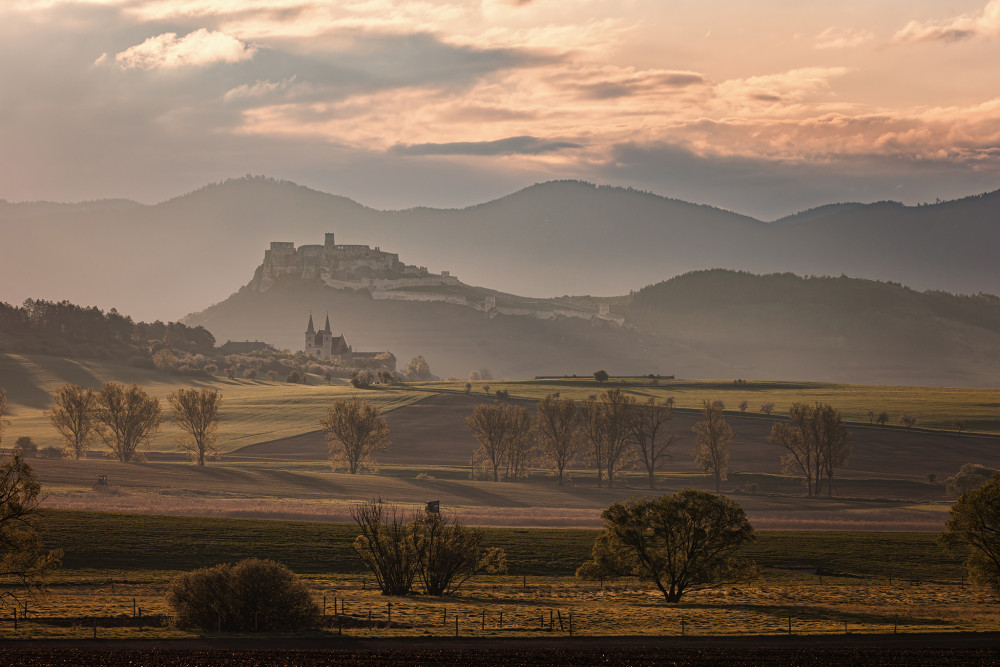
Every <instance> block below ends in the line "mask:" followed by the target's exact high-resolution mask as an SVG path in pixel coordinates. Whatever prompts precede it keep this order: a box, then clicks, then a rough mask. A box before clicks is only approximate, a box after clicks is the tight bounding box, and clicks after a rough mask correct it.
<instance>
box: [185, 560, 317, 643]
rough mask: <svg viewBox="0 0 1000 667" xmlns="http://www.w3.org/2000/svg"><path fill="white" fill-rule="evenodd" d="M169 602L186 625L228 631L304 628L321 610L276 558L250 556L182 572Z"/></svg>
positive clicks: (314, 622)
mask: <svg viewBox="0 0 1000 667" xmlns="http://www.w3.org/2000/svg"><path fill="white" fill-rule="evenodd" d="M167 604H168V605H170V608H171V609H172V610H173V612H174V614H175V615H176V623H177V625H178V627H181V628H198V629H201V630H219V629H221V630H226V631H229V632H258V631H259V632H274V631H289V630H304V629H309V628H314V627H316V626H317V625H318V624H319V619H320V613H321V612H320V609H319V606H318V605H317V604H316V601H315V600H313V599H312V596H311V595H310V593H309V590H308V589H307V588H306V586H305V584H303V583H302V581H301V580H300V579H299V578H298V577H297V576H296V574H295V573H294V572H292V571H291V570H290V569H288V568H287V567H285V566H284V565H282V564H281V563H276V562H275V561H273V560H260V559H257V558H248V559H246V560H242V561H240V562H239V563H236V564H235V565H229V564H222V565H216V566H215V567H206V568H202V569H200V570H195V571H193V572H185V573H184V574H180V575H178V576H176V577H174V579H173V580H172V581H171V582H170V587H169V588H168V589H167Z"/></svg>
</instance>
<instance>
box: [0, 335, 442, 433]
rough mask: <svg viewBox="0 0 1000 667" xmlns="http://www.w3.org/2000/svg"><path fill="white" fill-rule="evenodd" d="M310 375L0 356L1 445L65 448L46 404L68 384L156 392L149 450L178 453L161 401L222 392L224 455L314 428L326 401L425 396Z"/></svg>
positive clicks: (392, 402) (395, 401) (385, 406)
mask: <svg viewBox="0 0 1000 667" xmlns="http://www.w3.org/2000/svg"><path fill="white" fill-rule="evenodd" d="M309 380H310V382H311V384H309V385H301V384H289V383H287V382H269V381H266V380H264V381H250V380H242V379H241V380H228V379H226V378H222V377H218V378H215V379H213V380H208V379H206V378H192V377H183V376H179V375H167V374H164V373H159V372H157V371H150V370H144V369H139V368H132V367H130V366H127V365H124V364H119V363H111V362H105V361H94V360H78V359H63V358H59V357H47V356H41V355H34V356H30V357H29V356H21V355H14V354H0V387H3V388H4V389H6V390H7V398H8V401H9V402H10V411H9V415H8V416H9V418H10V421H11V423H10V425H9V426H8V429H7V431H6V434H5V435H4V444H6V445H7V446H10V445H11V444H13V441H14V440H15V439H16V438H18V437H21V436H29V437H31V438H32V440H34V441H35V442H36V443H38V444H39V445H40V446H42V447H45V446H49V445H54V446H60V447H61V446H63V443H62V442H61V441H60V437H59V435H58V433H56V431H55V429H53V428H52V426H51V424H50V423H49V421H48V418H47V417H46V416H45V414H44V410H45V409H46V408H48V407H49V405H50V403H51V393H52V392H53V391H54V390H55V389H56V388H58V387H60V386H62V385H63V384H66V383H72V384H79V385H81V386H86V387H94V388H97V387H100V385H101V384H102V383H103V382H107V381H114V382H124V383H133V382H134V383H136V384H138V385H140V386H142V387H143V388H144V389H145V390H146V391H148V392H149V393H150V394H152V395H154V396H156V397H158V398H159V399H160V400H161V402H162V404H163V407H164V414H165V416H166V417H167V419H166V421H165V422H164V424H163V426H162V427H161V429H160V432H159V433H158V434H157V435H156V436H154V437H153V439H152V442H151V443H150V449H151V450H153V451H166V452H172V451H179V450H180V446H179V445H178V443H177V439H178V437H179V436H181V435H182V433H181V431H180V429H178V428H176V427H175V426H174V424H173V421H172V419H171V417H170V415H169V407H168V406H167V405H166V397H167V394H169V393H170V392H173V391H176V390H177V389H178V388H180V387H197V388H202V387H207V388H210V389H216V390H218V391H220V392H221V393H222V396H223V406H222V411H221V418H220V425H219V442H218V448H219V450H220V451H222V452H228V451H232V450H234V449H237V448H239V447H243V446H246V445H250V444H254V443H257V442H264V441H268V440H275V439H277V438H285V437H288V436H292V435H296V434H299V433H304V432H306V431H315V430H317V429H318V428H319V423H318V421H319V419H320V417H322V416H323V415H324V414H325V412H326V409H327V407H328V406H329V404H330V403H331V402H332V401H334V400H337V399H340V398H350V397H352V396H355V395H361V396H363V398H365V400H368V401H370V402H372V403H374V404H376V405H377V406H378V407H379V409H380V410H383V411H389V410H393V409H395V408H398V407H400V406H402V405H407V404H408V403H412V402H413V401H416V400H419V399H420V398H422V397H424V396H426V395H427V394H426V391H421V390H410V389H408V388H405V387H402V388H391V389H382V390H378V391H365V392H358V391H357V390H355V389H354V388H353V387H351V386H350V385H349V384H346V383H345V382H341V383H340V384H336V385H333V386H330V385H327V384H326V383H325V380H321V379H320V378H318V377H314V376H310V377H309ZM8 440H9V442H8Z"/></svg>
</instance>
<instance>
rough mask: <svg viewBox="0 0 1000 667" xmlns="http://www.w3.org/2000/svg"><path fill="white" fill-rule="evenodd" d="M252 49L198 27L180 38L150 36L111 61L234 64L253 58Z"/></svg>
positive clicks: (132, 65)
mask: <svg viewBox="0 0 1000 667" xmlns="http://www.w3.org/2000/svg"><path fill="white" fill-rule="evenodd" d="M256 50H257V49H256V47H254V46H252V45H247V44H244V43H243V42H241V41H240V40H238V39H236V38H235V37H232V36H230V35H227V34H224V33H221V32H212V31H209V30H206V29H204V28H201V29H198V30H195V31H194V32H191V33H188V34H187V35H185V36H183V37H180V38H178V37H177V33H174V32H166V33H163V34H162V35H156V36H155V37H150V38H148V39H147V40H146V41H144V42H143V43H142V44H137V45H135V46H132V47H129V48H127V49H125V50H124V51H122V52H120V53H118V54H116V55H115V62H117V63H118V64H119V66H121V68H122V69H146V70H152V69H178V68H181V67H199V66H204V65H211V64H214V63H237V62H240V61H243V60H249V59H250V58H253V54H254V52H255V51H256ZM102 60H103V56H102V57H101V58H99V59H98V61H102Z"/></svg>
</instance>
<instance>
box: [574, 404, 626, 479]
mask: <svg viewBox="0 0 1000 667" xmlns="http://www.w3.org/2000/svg"><path fill="white" fill-rule="evenodd" d="M634 405H635V399H634V398H633V397H631V396H628V395H626V394H624V393H622V391H621V390H620V389H610V390H608V391H606V392H604V393H603V394H601V395H600V397H598V398H588V399H587V400H586V401H584V402H583V403H582V405H581V416H582V423H583V431H584V433H585V434H586V436H587V439H588V441H589V442H590V452H589V458H590V460H591V462H592V463H594V464H596V466H597V485H598V486H600V485H601V482H602V481H603V478H604V477H605V476H606V478H607V480H608V488H611V487H612V486H614V479H615V474H616V473H619V472H621V471H623V470H625V469H627V468H629V467H630V466H631V465H632V464H633V463H634V462H635V449H634V447H633V443H632V434H631V432H630V429H629V422H630V421H631V418H632V408H633V406H634Z"/></svg>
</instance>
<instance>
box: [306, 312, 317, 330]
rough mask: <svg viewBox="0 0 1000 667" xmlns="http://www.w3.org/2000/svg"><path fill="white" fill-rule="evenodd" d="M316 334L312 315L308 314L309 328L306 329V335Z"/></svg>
mask: <svg viewBox="0 0 1000 667" xmlns="http://www.w3.org/2000/svg"><path fill="white" fill-rule="evenodd" d="M314 333H316V327H314V326H313V314H312V313H309V326H308V327H306V334H307V335H308V334H314Z"/></svg>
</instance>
